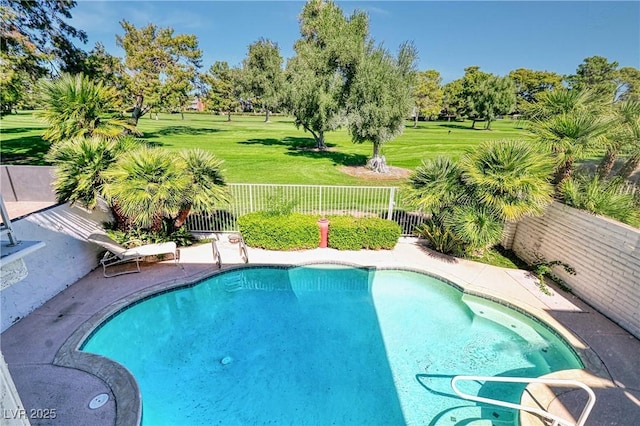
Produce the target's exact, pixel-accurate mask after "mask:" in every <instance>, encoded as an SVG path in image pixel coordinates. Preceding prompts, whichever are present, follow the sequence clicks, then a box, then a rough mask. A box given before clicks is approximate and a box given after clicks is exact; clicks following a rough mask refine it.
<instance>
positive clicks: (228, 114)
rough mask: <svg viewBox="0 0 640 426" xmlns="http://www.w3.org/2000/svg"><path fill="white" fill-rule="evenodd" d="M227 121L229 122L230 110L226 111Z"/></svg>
mask: <svg viewBox="0 0 640 426" xmlns="http://www.w3.org/2000/svg"><path fill="white" fill-rule="evenodd" d="M227 121H231V108H229V110H228V111H227Z"/></svg>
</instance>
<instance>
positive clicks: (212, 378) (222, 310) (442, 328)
mask: <svg viewBox="0 0 640 426" xmlns="http://www.w3.org/2000/svg"><path fill="white" fill-rule="evenodd" d="M82 350H84V351H87V352H93V353H97V354H101V355H104V356H106V357H109V358H111V359H113V360H115V361H117V362H119V363H121V364H123V365H124V366H125V367H127V368H128V369H129V370H130V371H131V372H132V373H133V375H134V376H135V378H136V379H137V381H138V383H139V385H140V389H141V393H142V402H143V424H144V425H211V424H224V425H233V424H296V425H303V424H316V425H330V424H337V425H360V424H367V425H370V424H428V425H463V424H469V422H470V421H471V420H472V419H486V420H480V423H477V424H487V425H491V424H494V425H516V424H517V415H515V413H513V412H511V411H508V410H504V409H500V408H497V407H492V406H477V405H476V404H475V403H472V402H469V401H464V400H461V399H459V398H457V397H456V396H455V394H454V393H453V391H452V390H451V387H450V381H451V378H452V377H453V376H455V375H459V374H473V375H487V376H495V375H503V376H526V377H536V376H540V375H542V374H546V373H549V372H552V371H557V370H561V369H568V368H582V364H581V362H580V360H579V359H578V358H577V357H576V356H575V354H574V353H573V351H572V350H570V349H569V348H568V347H567V346H566V344H564V342H562V341H561V340H560V339H559V338H558V337H556V335H555V334H554V333H552V332H551V331H550V330H548V329H547V328H546V327H544V326H542V325H541V324H539V323H537V322H536V321H534V320H532V319H530V318H529V317H527V316H525V315H522V314H520V313H517V312H515V311H513V310H511V309H508V308H506V307H504V306H502V305H499V304H496V303H493V302H490V301H487V300H485V299H482V298H479V297H475V296H470V295H464V294H463V293H462V292H460V291H459V290H457V289H456V288H454V287H453V286H451V285H449V284H447V283H445V282H443V281H441V280H438V279H436V278H433V277H430V276H427V275H424V274H419V273H415V272H408V271H399V270H381V271H374V270H367V269H356V268H347V267H340V266H335V265H333V266H330V265H318V266H312V267H298V268H291V269H282V268H248V269H242V270H236V271H231V272H227V273H224V274H221V275H218V276H215V277H213V278H210V279H208V280H206V281H203V282H201V283H199V284H197V285H195V286H191V287H187V288H182V289H178V290H175V291H170V292H168V293H163V294H160V295H158V296H155V297H151V298H149V299H147V300H145V301H143V302H141V303H138V304H135V305H133V306H131V307H129V308H128V309H125V310H123V311H122V312H120V313H119V314H117V315H116V316H114V317H112V318H111V319H110V320H108V321H107V322H106V323H104V324H103V326H102V327H101V328H99V329H98V330H97V331H96V332H95V333H94V334H93V335H92V336H91V337H90V338H89V339H88V340H87V341H86V342H85V344H84V346H83V349H82ZM522 389H523V386H522V385H509V384H495V383H494V384H486V385H484V386H481V385H480V384H477V383H467V387H463V388H462V390H464V391H466V392H470V393H474V394H481V395H483V396H488V397H499V398H502V399H507V400H510V401H514V402H517V401H519V398H520V395H521V393H522ZM474 424H475V423H474Z"/></svg>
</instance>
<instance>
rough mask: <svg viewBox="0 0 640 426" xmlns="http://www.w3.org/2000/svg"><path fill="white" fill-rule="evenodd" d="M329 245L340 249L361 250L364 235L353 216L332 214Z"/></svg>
mask: <svg viewBox="0 0 640 426" xmlns="http://www.w3.org/2000/svg"><path fill="white" fill-rule="evenodd" d="M328 219H329V243H328V245H329V247H331V248H334V249H338V250H360V249H361V248H362V246H363V244H364V235H362V234H363V232H362V230H361V229H360V227H359V226H358V222H357V220H358V219H357V218H355V217H353V216H330V217H328Z"/></svg>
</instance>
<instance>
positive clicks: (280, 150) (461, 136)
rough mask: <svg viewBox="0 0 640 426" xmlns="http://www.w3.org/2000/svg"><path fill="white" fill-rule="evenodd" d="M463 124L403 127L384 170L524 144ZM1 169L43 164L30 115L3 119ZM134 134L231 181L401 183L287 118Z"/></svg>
mask: <svg viewBox="0 0 640 426" xmlns="http://www.w3.org/2000/svg"><path fill="white" fill-rule="evenodd" d="M470 127H471V122H469V121H467V122H420V123H419V127H418V128H417V129H414V128H413V123H412V122H410V121H407V127H406V129H405V131H404V133H403V134H402V135H401V136H400V137H398V138H397V139H396V140H394V141H392V142H389V143H388V144H386V145H384V147H383V149H382V154H383V155H384V156H385V157H386V158H387V163H388V164H389V165H390V166H394V167H401V168H406V169H414V168H415V167H416V166H417V165H419V164H420V162H421V160H422V159H423V158H433V157H436V156H438V155H447V156H452V157H454V158H458V157H459V156H460V155H461V154H462V153H464V152H465V150H467V149H470V148H473V147H474V146H475V145H477V144H478V143H480V142H483V141H485V140H494V139H503V138H521V139H526V138H528V137H529V136H528V132H527V131H526V130H525V129H523V128H522V126H521V124H520V123H518V122H516V121H511V120H499V121H496V122H495V123H492V128H493V130H491V131H485V130H473V129H471V128H470ZM0 128H1V132H0V142H1V150H0V162H1V163H2V164H34V165H43V164H46V161H45V159H44V155H45V153H46V151H47V150H48V144H47V143H46V142H45V141H43V140H42V138H41V135H42V132H43V131H44V129H45V125H44V124H43V123H41V122H40V121H39V120H38V119H37V118H35V117H34V116H33V113H32V112H21V113H20V114H17V115H8V116H5V117H3V118H2V120H1V121H0ZM138 128H139V129H140V130H141V131H142V132H143V133H144V138H145V139H147V140H148V141H149V142H152V143H154V144H157V145H158V146H163V147H166V148H169V149H183V148H202V149H206V150H208V151H211V152H212V153H214V154H215V155H216V156H217V157H218V158H221V159H223V160H224V165H223V169H224V170H225V171H224V175H225V177H226V179H227V181H228V182H237V183H296V184H318V185H376V186H379V185H380V186H382V185H385V186H386V185H398V184H399V183H401V182H402V180H398V179H396V180H370V179H368V178H356V177H354V176H350V175H348V174H346V173H344V172H343V171H342V167H343V166H362V165H364V164H365V162H366V159H367V158H368V157H369V156H370V155H371V153H372V149H373V148H372V145H371V144H369V143H367V144H361V145H356V144H353V143H352V142H351V140H350V137H349V135H348V133H347V131H346V130H340V131H336V132H331V133H329V134H327V135H326V141H327V145H328V146H329V150H328V151H326V152H316V151H314V150H313V149H312V148H313V146H314V142H313V137H312V136H311V135H310V134H309V133H305V132H304V131H303V130H298V129H296V128H295V126H294V125H293V119H292V118H291V117H272V122H271V123H264V117H263V116H254V115H243V116H234V117H233V121H231V122H227V121H226V116H217V115H210V114H185V119H184V120H182V119H181V116H180V114H172V115H170V114H160V116H159V119H158V120H155V119H152V118H150V117H149V116H145V117H143V118H142V119H140V122H139V123H138Z"/></svg>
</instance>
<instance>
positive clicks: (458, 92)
mask: <svg viewBox="0 0 640 426" xmlns="http://www.w3.org/2000/svg"><path fill="white" fill-rule="evenodd" d="M464 105H465V99H464V97H463V95H462V79H461V78H459V79H457V80H454V81H451V82H449V83H447V84H445V85H444V87H443V99H442V113H443V114H444V116H445V117H447V121H451V119H452V118H457V117H460V116H461V115H462V112H463V110H464Z"/></svg>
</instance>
